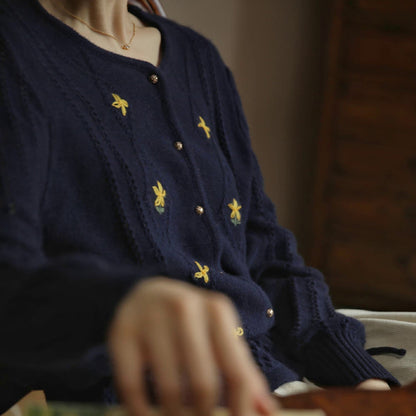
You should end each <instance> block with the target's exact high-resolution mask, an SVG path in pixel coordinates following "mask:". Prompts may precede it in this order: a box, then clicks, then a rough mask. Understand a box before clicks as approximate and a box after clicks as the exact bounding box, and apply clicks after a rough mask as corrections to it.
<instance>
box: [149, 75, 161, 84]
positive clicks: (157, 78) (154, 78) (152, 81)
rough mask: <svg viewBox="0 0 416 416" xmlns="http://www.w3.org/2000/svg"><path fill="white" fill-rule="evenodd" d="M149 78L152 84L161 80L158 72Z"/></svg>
mask: <svg viewBox="0 0 416 416" xmlns="http://www.w3.org/2000/svg"><path fill="white" fill-rule="evenodd" d="M149 79H150V82H151V83H152V84H157V83H158V82H159V77H158V76H157V75H156V74H152V75H150V77H149Z"/></svg>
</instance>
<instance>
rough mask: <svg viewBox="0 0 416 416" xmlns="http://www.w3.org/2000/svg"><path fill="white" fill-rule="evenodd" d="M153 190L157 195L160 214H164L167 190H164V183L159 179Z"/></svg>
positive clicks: (157, 206) (156, 204) (156, 200)
mask: <svg viewBox="0 0 416 416" xmlns="http://www.w3.org/2000/svg"><path fill="white" fill-rule="evenodd" d="M153 192H154V193H155V195H156V199H155V208H156V210H157V212H158V213H159V214H163V213H164V212H165V198H166V190H164V189H163V186H162V184H161V183H160V182H159V181H157V186H153Z"/></svg>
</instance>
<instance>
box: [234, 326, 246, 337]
mask: <svg viewBox="0 0 416 416" xmlns="http://www.w3.org/2000/svg"><path fill="white" fill-rule="evenodd" d="M243 335H244V329H243V328H241V326H239V327H237V328H235V329H234V336H235V337H242V336H243Z"/></svg>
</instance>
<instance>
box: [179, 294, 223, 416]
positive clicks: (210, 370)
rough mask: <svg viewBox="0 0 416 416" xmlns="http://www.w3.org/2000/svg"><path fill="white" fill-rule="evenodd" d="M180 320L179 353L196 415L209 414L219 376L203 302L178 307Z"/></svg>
mask: <svg viewBox="0 0 416 416" xmlns="http://www.w3.org/2000/svg"><path fill="white" fill-rule="evenodd" d="M176 314H177V315H178V316H179V317H180V319H179V320H178V328H177V341H178V350H179V351H181V352H182V356H181V358H182V361H183V363H184V366H185V373H186V376H187V379H188V382H189V389H190V391H191V395H192V403H193V405H194V407H195V410H196V414H198V415H201V416H205V415H209V414H211V413H212V411H213V409H214V407H215V405H216V404H217V403H218V398H219V390H220V377H219V371H218V365H217V363H216V360H215V358H214V354H213V350H212V345H211V344H212V341H211V339H210V335H209V324H208V316H207V314H206V312H205V308H204V303H203V302H200V301H198V300H197V301H192V302H187V303H183V304H182V305H181V307H179V308H177V311H176Z"/></svg>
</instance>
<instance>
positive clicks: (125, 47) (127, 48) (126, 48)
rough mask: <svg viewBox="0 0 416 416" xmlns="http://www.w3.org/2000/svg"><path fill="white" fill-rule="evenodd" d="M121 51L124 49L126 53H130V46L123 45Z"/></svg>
mask: <svg viewBox="0 0 416 416" xmlns="http://www.w3.org/2000/svg"><path fill="white" fill-rule="evenodd" d="M121 49H124V50H125V51H128V50H129V49H130V45H128V44H127V43H125V44H124V45H121Z"/></svg>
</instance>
